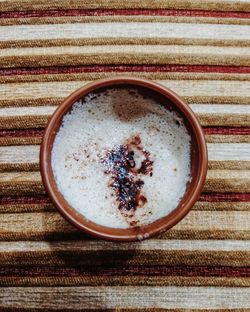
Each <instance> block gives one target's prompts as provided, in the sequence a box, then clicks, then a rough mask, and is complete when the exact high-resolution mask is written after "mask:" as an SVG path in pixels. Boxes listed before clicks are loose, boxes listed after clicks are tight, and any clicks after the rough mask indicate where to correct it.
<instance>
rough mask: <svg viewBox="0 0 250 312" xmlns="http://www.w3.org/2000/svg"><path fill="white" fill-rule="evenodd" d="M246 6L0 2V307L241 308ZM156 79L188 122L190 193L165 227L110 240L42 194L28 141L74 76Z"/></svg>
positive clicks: (248, 223) (247, 117) (245, 299)
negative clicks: (194, 190)
mask: <svg viewBox="0 0 250 312" xmlns="http://www.w3.org/2000/svg"><path fill="white" fill-rule="evenodd" d="M249 18H250V1H249V0H220V1H219V0H203V1H198V0H178V1H177V0H176V1H173V0H141V1H139V0H126V1H122V0H107V1H100V0H99V1H98V0H92V1H90V0H82V1H80V0H70V1H69V0H68V1H67V0H61V1H58V0H50V1H49V0H43V1H38V0H1V1H0V25H1V27H0V310H1V311H40V310H43V311H52V310H57V311H75V310H81V311H102V310H103V311H133V312H135V311H156V312H159V311H228V310H232V311H247V310H248V311H249V309H250V299H249V298H250V291H249V285H250V278H249V277H250V268H249V264H250V243H249V238H250V219H249V216H250V210H249V209H250V106H249V102H250V85H249V80H250V75H249V74H250V48H249V46H250V27H249V24H250V19H249ZM116 75H132V76H136V77H145V78H149V79H153V80H155V81H158V82H159V83H161V84H163V85H165V86H167V87H169V88H170V89H172V90H174V91H176V92H177V93H178V94H179V95H180V96H182V97H183V98H184V99H185V100H186V101H187V103H188V104H189V105H190V107H191V108H192V109H193V111H194V112H195V113H196V114H197V116H198V118H199V120H200V122H201V124H202V126H203V129H204V132H205V135H206V139H207V143H208V152H209V171H208V174H207V179H206V183H205V187H204V190H203V193H202V195H201V197H200V199H199V201H198V202H197V203H196V204H195V206H194V208H193V209H192V211H191V212H190V213H189V214H188V215H187V217H186V218H184V219H183V220H182V221H181V222H180V223H179V224H178V225H176V226H175V227H173V228H172V229H171V230H169V231H168V232H166V233H163V234H162V235H160V236H157V237H154V238H152V239H149V240H145V241H142V242H134V243H123V244H119V243H112V242H106V241H101V240H98V239H94V238H91V237H87V236H86V235H85V234H83V233H80V232H79V231H77V230H76V229H75V228H73V227H72V226H71V225H70V224H68V223H67V222H66V221H65V220H64V219H63V218H62V217H61V216H60V215H59V213H58V212H57V210H56V209H55V208H54V207H53V205H52V204H51V202H50V200H49V199H48V197H47V195H46V194H45V192H44V188H43V185H42V183H41V178H40V174H39V144H40V142H41V138H42V135H43V131H44V127H45V125H46V123H47V121H48V119H49V117H50V116H51V114H52V113H53V111H54V110H55V109H56V107H57V105H59V104H60V103H61V102H62V100H63V99H64V98H65V97H66V96H67V95H69V94H70V93H71V92H72V91H74V90H75V89H77V88H79V87H81V86H83V85H84V84H86V83H87V82H88V81H92V80H95V79H98V78H103V77H111V76H116Z"/></svg>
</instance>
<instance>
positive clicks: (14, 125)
mask: <svg viewBox="0 0 250 312" xmlns="http://www.w3.org/2000/svg"><path fill="white" fill-rule="evenodd" d="M0 118H1V125H0V129H18V128H20V129H27V128H33V127H36V128H41V127H43V128H44V127H45V126H46V124H47V123H48V121H49V116H44V115H41V116H39V115H36V116H21V117H18V116H14V117H12V116H8V117H0Z"/></svg>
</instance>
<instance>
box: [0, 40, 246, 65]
mask: <svg viewBox="0 0 250 312" xmlns="http://www.w3.org/2000/svg"><path fill="white" fill-rule="evenodd" d="M90 45H92V46H105V45H109V46H110V45H142V46H143V45H177V46H178V45H185V46H187V45H190V46H205V47H208V46H215V47H235V46H238V47H248V46H249V45H250V41H249V40H231V39H227V40H224V39H196V38H194V39H189V38H188V39H186V38H151V37H148V38H136V39H135V38H133V37H132V38H130V37H128V38H112V37H108V38H102V37H100V38H85V39H48V40H31V41H25V40H23V41H15V40H14V41H2V42H0V49H7V48H11V49H12V48H38V47H47V48H49V47H51V46H63V47H67V46H90ZM95 64H96V63H95ZM65 65H66V64H65ZM226 65H227V64H226ZM27 66H28V65H27Z"/></svg>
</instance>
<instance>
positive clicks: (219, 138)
mask: <svg viewBox="0 0 250 312" xmlns="http://www.w3.org/2000/svg"><path fill="white" fill-rule="evenodd" d="M206 141H207V142H208V143H250V135H231V134H230V135H227V134H226V135H223V134H208V135H206ZM30 144H35V143H32V142H31V143H30ZM0 145H1V139H0Z"/></svg>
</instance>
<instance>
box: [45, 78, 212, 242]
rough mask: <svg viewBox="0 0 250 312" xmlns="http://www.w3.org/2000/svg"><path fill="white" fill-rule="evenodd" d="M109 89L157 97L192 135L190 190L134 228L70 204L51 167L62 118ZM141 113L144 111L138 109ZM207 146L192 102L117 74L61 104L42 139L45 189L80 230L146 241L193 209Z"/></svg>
mask: <svg viewBox="0 0 250 312" xmlns="http://www.w3.org/2000/svg"><path fill="white" fill-rule="evenodd" d="M107 88H111V89H112V88H126V89H137V90H138V92H139V93H140V94H142V95H144V96H145V97H150V98H154V99H155V100H156V101H157V102H158V103H159V104H161V105H163V106H164V107H166V109H168V110H170V111H174V112H176V113H177V115H179V116H180V117H182V119H183V123H184V125H185V127H186V128H187V131H188V133H189V135H190V137H191V172H190V176H191V179H190V181H189V182H188V183H187V186H186V192H185V194H184V196H183V197H182V199H181V201H180V202H179V204H178V206H177V207H176V208H175V209H174V210H173V211H172V212H171V213H169V214H168V215H166V216H165V217H163V218H160V219H158V220H156V221H155V222H153V223H151V224H148V225H145V226H140V227H134V228H127V229H119V228H111V227H105V226H102V225H99V224H96V223H94V222H92V221H90V220H88V219H86V218H85V217H84V216H83V215H81V214H80V213H79V212H78V211H76V210H75V209H74V208H73V207H71V206H70V205H69V203H68V202H67V201H66V200H65V199H64V197H63V195H62V194H61V193H60V192H59V190H58V188H57V184H56V181H55V178H54V175H53V170H52V166H51V152H52V147H53V142H54V139H55V136H56V134H57V132H58V130H59V128H60V126H61V123H62V118H63V116H64V115H65V114H67V113H68V112H69V111H70V110H71V108H72V105H73V104H74V103H75V102H76V101H78V100H79V99H81V98H84V97H85V96H86V95H87V94H89V93H100V92H103V91H105V90H106V89H107ZM136 113H138V114H140V111H136V109H135V115H136ZM207 163H208V158H207V148H206V143H205V138H204V134H203V132H202V128H201V126H200V124H199V122H198V120H197V118H196V117H195V115H194V113H193V112H192V111H191V109H190V108H189V107H188V105H187V104H186V103H185V102H184V101H183V100H182V99H181V98H180V97H179V96H178V95H176V94H175V93H174V92H172V91H171V90H169V89H167V88H165V87H164V86H161V85H159V84H156V83H154V82H152V81H150V80H146V79H139V78H130V77H117V78H110V79H102V80H98V81H95V82H92V83H90V84H87V85H86V86H84V87H82V88H80V89H78V90H77V91H75V92H74V93H72V94H71V95H70V96H69V97H68V98H66V99H65V101H64V102H63V103H62V104H61V105H60V106H59V107H58V109H57V110H56V111H55V113H54V114H53V116H52V117H51V119H50V121H49V123H48V125H47V127H46V130H45V133H44V137H43V141H42V145H41V150H40V169H41V175H42V181H43V184H44V186H45V189H46V191H47V193H48V195H49V197H50V199H51V201H52V202H53V204H54V205H55V206H56V208H57V209H58V211H59V212H60V213H61V214H62V216H63V217H65V218H66V219H67V220H68V221H69V222H70V223H72V224H73V225H74V226H76V227H77V228H78V229H80V230H82V231H84V232H86V233H88V234H91V235H94V236H96V237H99V238H103V239H108V240H115V241H133V240H142V239H145V238H148V237H151V236H153V235H155V234H158V233H161V232H163V231H166V230H168V229H170V228H171V227H172V226H174V225H175V224H176V223H177V222H179V221H180V220H181V219H182V218H183V217H184V216H185V215H186V214H187V213H188V212H189V210H190V209H191V208H192V206H193V205H194V203H195V202H196V200H197V199H198V197H199V195H200V193H201V191H202V188H203V185H204V182H205V177H206V172H207Z"/></svg>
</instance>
